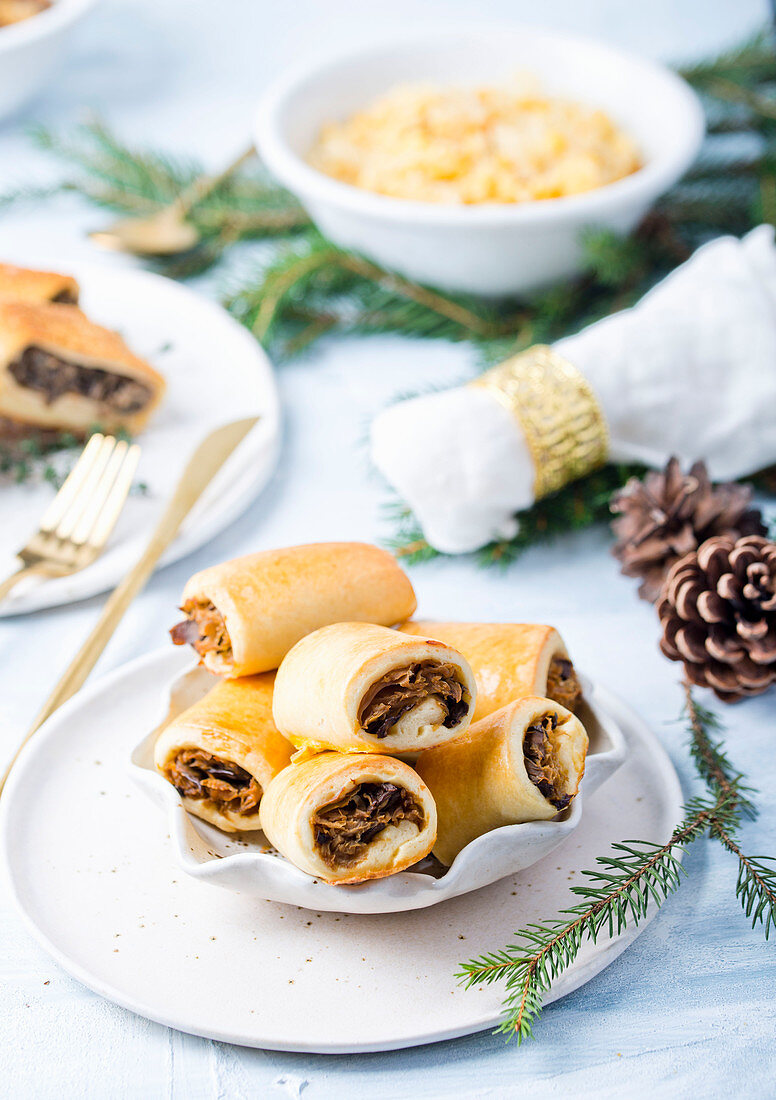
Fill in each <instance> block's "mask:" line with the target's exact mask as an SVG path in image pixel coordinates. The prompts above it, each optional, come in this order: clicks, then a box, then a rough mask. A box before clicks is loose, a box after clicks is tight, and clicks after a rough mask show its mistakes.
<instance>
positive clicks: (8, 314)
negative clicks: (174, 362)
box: [0, 301, 164, 436]
mask: <svg viewBox="0 0 776 1100" xmlns="http://www.w3.org/2000/svg"><path fill="white" fill-rule="evenodd" d="M163 393H164V379H163V378H162V376H161V375H160V374H158V373H157V372H156V371H155V370H154V369H153V367H151V366H150V365H149V364H148V363H146V361H145V360H144V359H140V358H139V357H138V356H137V355H134V354H133V353H132V352H131V351H130V350H129V348H128V347H127V345H126V344H125V343H124V341H123V340H122V339H121V337H120V336H119V334H118V333H117V332H112V331H111V330H110V329H106V328H101V327H100V326H99V325H95V324H93V323H92V322H91V321H90V320H89V319H88V317H86V316H85V315H84V314H83V313H82V312H81V311H80V309H74V308H73V307H72V306H67V305H62V304H57V303H32V302H11V301H0V416H1V417H7V418H8V419H9V420H12V421H16V422H21V423H23V424H28V425H30V426H31V427H33V428H38V429H52V428H53V429H56V430H58V431H67V432H72V433H73V434H74V435H78V436H83V435H85V434H86V432H87V431H88V430H89V428H91V427H92V426H93V425H95V424H99V426H100V428H102V429H104V430H106V431H116V430H118V429H125V430H126V431H128V432H129V433H130V434H131V435H135V434H136V433H137V432H139V431H142V429H143V428H144V427H145V425H146V423H147V421H148V418H149V417H150V415H151V413H152V412H153V411H154V409H155V408H156V406H157V405H158V404H159V402H160V401H161V399H162V394H163Z"/></svg>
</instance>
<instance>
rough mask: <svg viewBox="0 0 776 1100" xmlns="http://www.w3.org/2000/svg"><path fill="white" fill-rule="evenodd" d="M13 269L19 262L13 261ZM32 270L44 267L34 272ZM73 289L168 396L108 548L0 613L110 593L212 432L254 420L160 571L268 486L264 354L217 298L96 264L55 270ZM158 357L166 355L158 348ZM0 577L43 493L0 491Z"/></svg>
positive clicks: (38, 489)
mask: <svg viewBox="0 0 776 1100" xmlns="http://www.w3.org/2000/svg"><path fill="white" fill-rule="evenodd" d="M17 262H21V261H17ZM37 266H43V265H42V264H38V265H37ZM51 270H63V271H67V272H71V273H72V274H73V275H75V277H76V278H77V279H78V281H79V282H80V284H81V287H82V304H83V308H84V310H85V311H86V313H88V314H89V316H90V317H91V318H92V319H93V320H95V321H96V322H98V323H99V324H102V325H106V326H107V327H109V328H115V329H118V331H119V332H121V334H122V335H123V336H124V337H125V338H126V340H127V343H128V344H129V346H130V347H131V348H132V350H133V351H135V352H137V353H138V354H139V355H141V356H143V357H144V358H147V359H149V360H150V361H151V363H152V364H153V365H154V366H155V367H156V368H157V369H158V370H159V371H161V373H162V374H163V375H164V376H165V378H166V379H167V387H168V388H167V393H166V396H165V399H164V402H163V404H162V405H161V407H160V408H159V409H158V410H157V412H156V414H155V415H154V417H153V419H152V420H151V423H150V425H149V427H148V429H147V430H146V431H145V432H143V434H142V435H140V436H138V442H139V443H140V445H141V448H142V454H141V458H140V466H139V468H138V473H137V481H138V482H145V483H146V485H147V486H148V489H149V491H148V494H147V495H139V494H133V495H132V496H130V498H129V500H128V501H127V505H126V507H125V509H124V511H123V513H122V515H121V518H120V520H119V522H118V524H117V526H116V530H115V531H114V533H113V537H112V538H111V541H110V543H109V545H108V548H107V550H106V552H105V553H104V554H103V555H102V556H101V557H100V558H98V560H97V561H96V562H95V563H94V565H91V566H89V568H88V569H84V570H82V571H81V572H80V573H75V574H74V575H73V576H72V577H65V578H62V579H61V580H52V581H45V582H42V581H39V580H37V579H31V580H30V581H29V582H24V586H21V585H20V586H19V587H18V588H17V589H16V591H15V593H14V594H12V595H11V596H10V597H9V598H8V599H7V600H6V601H4V602H3V604H2V605H1V606H0V615H14V614H19V613H21V612H27V611H36V610H38V609H39V608H42V607H55V606H57V605H59V604H63V603H70V602H71V601H73V600H80V599H84V598H85V597H87V596H93V595H95V594H96V593H97V592H104V591H106V590H107V589H109V588H112V587H113V586H114V585H115V584H116V583H117V582H118V581H119V580H120V579H121V577H122V576H124V574H125V573H126V572H127V570H128V569H129V568H131V566H132V565H133V564H134V562H135V561H136V559H137V558H138V557H139V556H140V554H141V552H142V550H143V548H144V546H145V543H146V541H147V540H148V537H149V536H150V534H151V531H152V529H153V526H154V524H155V523H156V521H157V519H158V517H159V514H160V513H161V511H162V509H163V508H164V505H165V504H166V502H167V499H168V497H169V496H170V494H171V492H172V490H173V488H174V486H175V484H176V481H177V479H178V477H179V475H180V473H181V471H182V469H183V466H184V465H185V463H186V462H187V460H188V458H189V457H190V455H191V452H192V451H193V450H194V448H195V447H196V445H197V444H198V443H199V442H200V440H201V439H202V438H203V437H204V436H205V435H206V434H207V433H208V432H209V431H211V430H212V429H213V428H215V427H216V426H217V425H219V424H224V423H226V422H227V421H229V420H236V419H238V418H240V417H245V416H251V415H258V416H259V417H260V420H259V423H258V424H257V425H256V427H255V428H254V429H253V430H252V431H251V432H250V433H249V434H248V435H247V436H246V438H245V439H244V440H243V442H242V443H241V444H240V446H239V447H238V448H237V450H236V451H235V452H234V454H233V455H232V456H231V457H230V458H229V460H228V462H227V463H226V464H225V465H224V467H223V468H222V470H221V471H220V473H219V474H218V475H217V476H216V477H215V478H214V480H213V481H212V483H211V484H210V486H209V488H208V490H207V491H206V492H205V493H204V494H203V496H202V498H201V499H200V501H199V502H198V504H197V505H196V508H195V509H194V510H193V511H192V512H191V514H190V516H189V517H188V519H187V520H186V522H185V524H184V525H183V527H182V529H181V532H180V534H179V536H178V538H177V539H176V540H175V542H174V543H173V544H172V546H171V547H170V548H169V550H168V551H167V553H166V554H165V555H164V557H163V558H162V564H167V563H169V562H171V561H177V559H178V558H181V557H183V556H184V554H189V553H191V551H192V550H196V549H197V548H198V547H200V546H202V545H203V544H204V543H206V542H207V541H208V540H209V539H211V538H213V537H214V536H215V535H217V534H218V533H219V532H220V531H222V530H223V528H224V527H226V526H227V525H228V524H229V523H231V522H232V521H233V520H235V519H236V518H237V517H238V516H239V515H241V513H242V512H244V511H245V509H246V508H247V507H248V506H249V504H250V503H251V501H253V499H254V498H255V497H256V495H257V493H258V492H259V490H260V489H262V488H263V486H264V485H265V484H266V482H267V481H268V479H269V477H270V475H271V473H272V471H273V469H274V466H275V462H276V460H277V454H278V448H279V442H280V409H279V402H278V395H277V390H276V387H275V379H274V375H273V373H272V367H271V366H270V363H269V360H268V359H267V356H266V355H265V354H264V351H263V350H262V349H261V347H260V346H259V344H258V343H257V342H256V340H255V339H254V338H253V337H252V336H251V334H250V333H249V332H248V331H247V329H245V328H243V326H242V325H240V324H238V323H237V322H236V321H235V320H234V319H233V318H232V317H230V316H229V315H228V314H227V313H226V312H225V310H223V309H222V308H221V307H220V306H219V305H216V303H215V302H211V301H208V300H207V299H206V298H203V297H201V296H200V295H198V294H195V293H194V292H193V291H191V290H188V289H187V288H186V287H184V286H181V285H179V284H178V283H175V282H173V281H172V280H171V279H165V278H163V277H162V276H160V275H154V274H151V273H149V272H146V271H140V270H135V269H132V268H120V267H109V266H107V265H105V266H100V265H98V264H88V263H73V264H66V263H65V264H60V263H59V262H58V261H54V262H53V263H52V264H51ZM164 349H167V350H164ZM0 495H1V499H2V502H3V504H2V511H3V526H2V530H0V577H3V576H5V575H6V574H7V573H10V572H11V571H12V570H13V569H14V568H15V567H16V564H18V563H15V560H14V558H13V554H14V552H15V551H16V550H18V548H19V547H20V546H21V545H22V544H23V543H24V542H25V541H26V539H27V536H28V535H29V534H30V532H31V531H32V530H33V528H34V527H35V526H36V524H37V521H38V520H39V519H40V517H41V515H42V513H43V511H44V509H45V507H46V505H47V503H48V502H49V501H50V500H51V497H52V491H51V488H50V487H49V486H48V485H30V484H24V485H18V486H15V485H8V484H7V483H5V482H3V483H2V484H0Z"/></svg>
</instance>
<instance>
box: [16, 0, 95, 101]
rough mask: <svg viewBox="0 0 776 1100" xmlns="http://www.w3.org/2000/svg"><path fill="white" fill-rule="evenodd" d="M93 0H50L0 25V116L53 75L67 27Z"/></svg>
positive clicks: (84, 11) (67, 33)
mask: <svg viewBox="0 0 776 1100" xmlns="http://www.w3.org/2000/svg"><path fill="white" fill-rule="evenodd" d="M95 3H96V0H54V3H53V4H52V5H51V7H50V8H47V9H46V10H45V11H42V12H41V13H40V14H39V15H33V16H31V17H30V18H29V19H24V20H22V22H21V23H13V24H11V26H8V27H0V118H3V117H4V116H5V115H9V114H11V113H12V112H13V111H15V110H17V109H18V108H19V107H21V105H22V104H23V103H24V102H26V100H28V99H30V98H31V97H32V96H33V95H35V93H36V92H38V91H40V89H41V88H42V87H43V86H44V85H45V84H47V83H48V82H49V80H52V79H53V78H54V77H56V75H57V69H58V66H59V62H60V60H61V57H62V54H63V53H64V50H65V47H66V45H67V39H68V36H69V34H70V31H71V30H72V28H73V27H74V26H75V24H76V23H78V22H79V20H81V19H82V18H83V16H84V15H86V13H87V12H88V11H89V9H90V8H91V7H93V6H94V4H95Z"/></svg>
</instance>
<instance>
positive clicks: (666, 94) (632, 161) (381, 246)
mask: <svg viewBox="0 0 776 1100" xmlns="http://www.w3.org/2000/svg"><path fill="white" fill-rule="evenodd" d="M702 137H703V114H702V111H701V107H700V104H699V102H698V100H697V98H696V96H695V94H694V93H693V92H692V91H691V89H690V88H689V87H688V86H687V85H686V84H685V83H684V81H682V80H681V79H680V78H679V77H677V76H676V75H674V74H673V73H671V72H670V71H669V70H668V69H666V68H664V67H663V66H660V65H657V64H655V63H653V62H650V61H647V60H644V59H642V58H639V57H635V56H633V55H630V54H626V53H623V52H622V51H620V50H616V49H614V48H612V47H610V46H607V45H605V44H603V43H600V42H595V41H592V40H588V39H584V38H574V37H570V36H566V35H561V34H556V33H554V32H550V31H543V30H538V29H536V28H529V27H524V28H517V27H512V28H508V29H507V28H492V29H487V30H475V31H472V30H467V31H450V32H443V33H441V34H439V35H437V36H435V37H433V38H413V39H407V40H405V41H403V42H400V43H394V44H392V45H379V46H374V47H371V48H367V49H362V50H360V51H358V52H356V53H349V54H347V55H341V56H338V57H335V58H334V59H330V60H328V61H325V62H323V63H317V64H315V65H314V66H312V65H306V66H303V67H301V68H299V69H297V70H296V71H294V72H292V73H290V74H288V75H286V76H285V77H282V78H281V79H280V80H279V81H278V82H277V83H275V84H274V85H273V86H272V87H271V88H270V89H269V90H268V91H267V93H266V94H265V95H264V97H263V99H262V101H261V104H260V106H259V111H258V117H257V121H256V129H255V138H256V144H257V147H258V149H259V152H260V154H261V156H262V158H263V159H264V161H265V162H266V164H267V166H268V167H269V169H270V171H272V172H273V173H274V174H275V175H276V176H277V178H278V179H279V180H280V182H281V183H283V184H284V185H285V186H286V187H288V188H289V190H291V191H292V192H293V193H294V194H295V195H297V197H298V198H299V199H300V200H301V202H302V203H303V204H304V205H305V207H306V208H307V210H308V211H309V213H310V216H311V217H312V219H313V221H314V222H315V223H316V224H317V225H318V227H319V228H320V229H321V230H322V232H323V233H324V234H325V235H326V236H327V237H329V238H330V239H331V240H332V241H334V243H335V244H338V245H341V246H343V247H345V248H348V249H352V250H355V251H357V252H360V253H363V254H364V255H365V256H367V257H369V258H371V259H373V260H376V261H377V262H378V263H380V264H382V265H384V266H385V267H387V268H389V269H391V270H394V271H396V272H399V273H400V274H402V275H406V276H408V277H409V278H412V279H415V280H417V281H419V282H422V283H426V284H429V285H432V286H437V287H440V288H442V289H446V290H450V291H459V292H466V293H472V294H479V295H484V296H489V297H499V296H506V295H514V294H521V293H524V292H527V291H531V290H535V289H538V288H540V287H542V286H546V285H548V284H550V283H552V282H553V281H555V280H558V279H562V278H565V277H568V276H571V275H574V274H576V273H578V272H579V270H580V268H581V265H582V263H583V250H582V246H581V236H582V234H583V231H584V230H585V229H587V228H590V227H605V228H608V229H612V230H614V231H616V232H619V233H627V232H628V231H630V230H631V229H633V228H634V226H635V225H636V224H637V223H638V222H639V221H640V219H641V218H642V217H643V215H644V214H645V213H646V211H647V210H648V209H649V208H650V206H651V205H652V204H653V203H654V202H655V200H656V199H657V198H658V197H659V196H660V195H661V194H663V193H664V192H665V191H666V190H668V188H670V187H671V186H672V185H673V184H674V183H676V181H677V180H678V179H679V178H680V177H681V176H682V174H683V173H684V172H685V171H686V169H687V168H688V167H689V165H690V164H691V163H692V161H693V159H694V158H695V155H696V153H697V151H698V149H699V146H700V143H701V140H702Z"/></svg>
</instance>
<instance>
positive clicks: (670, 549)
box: [611, 458, 766, 603]
mask: <svg viewBox="0 0 776 1100" xmlns="http://www.w3.org/2000/svg"><path fill="white" fill-rule="evenodd" d="M751 497H752V491H751V489H750V488H749V487H748V486H745V485H737V484H735V482H726V483H724V484H720V485H712V484H711V482H710V480H709V475H708V473H707V471H706V466H705V464H704V463H703V462H696V463H695V465H694V466H693V467H692V468H691V470H690V472H689V474H683V473H682V470H681V467H680V465H679V460H678V459H676V458H672V459H670V460H669V462H668V465H667V466H666V468H665V470H663V471H662V472H659V471H656V470H654V471H651V472H650V473H648V474H647V475H646V477H645V478H644V480H643V481H640V480H639V479H638V478H635V477H634V478H631V479H630V481H629V482H628V483H627V485H625V486H624V488H622V489H621V490H620V491H619V493H617V494H616V495H615V496H614V497H613V499H612V505H611V508H612V511H613V512H618V513H619V514H620V515H619V518H618V519H615V520H614V521H613V522H612V530H613V531H614V533H615V535H616V536H617V542H616V543H615V546H614V548H613V549H612V553H613V554H614V556H615V557H616V558H618V559H619V561H620V562H621V563H622V567H621V568H622V572H623V573H624V574H625V576H626V577H640V578H641V580H642V583H641V585H640V586H639V595H640V596H641V598H642V599H643V600H649V601H650V603H654V602H655V601H656V600H657V598H658V596H659V595H660V589H661V588H662V586H663V581H664V580H665V577H666V574H667V573H668V570H669V569H670V568H671V566H672V565H673V564H674V562H676V561H678V560H679V558H681V557H683V556H684V555H685V554H687V553H688V552H689V551H690V550H697V548H698V547H699V546H700V544H701V543H702V542H705V541H706V539H709V538H712V537H713V536H714V535H727V534H730V535H731V536H732V537H733V538H734V539H736V538H740V537H741V536H742V535H764V534H765V533H766V528H765V526H764V525H763V522H762V516H761V514H760V512H759V511H758V509H756V508H751V507H750V501H751Z"/></svg>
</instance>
